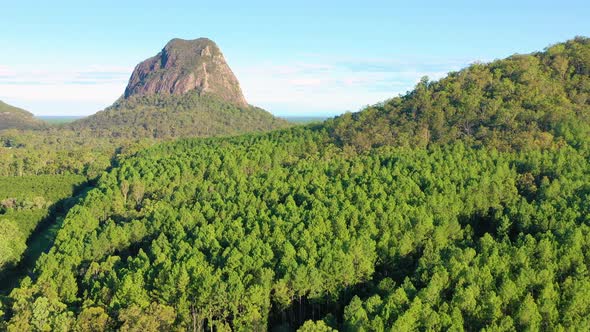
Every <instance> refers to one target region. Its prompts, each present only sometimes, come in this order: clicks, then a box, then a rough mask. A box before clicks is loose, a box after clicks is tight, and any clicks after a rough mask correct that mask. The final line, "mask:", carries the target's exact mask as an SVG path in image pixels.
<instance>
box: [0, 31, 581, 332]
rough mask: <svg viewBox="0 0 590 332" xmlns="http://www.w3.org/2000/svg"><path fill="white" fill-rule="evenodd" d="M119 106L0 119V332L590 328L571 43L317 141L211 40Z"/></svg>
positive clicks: (176, 49)
mask: <svg viewBox="0 0 590 332" xmlns="http://www.w3.org/2000/svg"><path fill="white" fill-rule="evenodd" d="M121 93H122V94H121V97H120V98H119V99H118V100H116V101H114V102H113V104H112V105H111V106H109V107H107V108H106V109H104V110H102V111H100V112H97V113H96V114H94V115H92V116H89V117H85V118H80V119H75V120H74V121H58V122H59V123H49V122H45V121H42V120H40V119H38V118H36V117H34V116H33V114H32V113H30V112H27V111H26V110H23V109H21V108H18V107H15V106H11V105H8V104H5V103H0V330H7V331H114V330H117V331H119V330H120V331H231V330H237V331H266V330H270V331H385V330H393V331H416V330H419V331H427V330H428V331H443V330H444V331H464V330H467V331H474V330H482V331H517V330H518V331H539V330H543V331H545V330H547V331H566V330H567V331H570V330H588V329H590V39H589V38H586V37H576V38H574V39H571V40H567V41H564V42H562V43H558V44H554V45H550V46H548V47H547V48H545V49H544V50H542V51H538V52H534V53H531V54H516V55H512V56H509V57H507V58H505V59H500V60H494V61H491V62H489V63H475V64H472V65H470V66H468V67H466V68H463V69H461V70H459V71H455V72H450V73H449V74H448V75H447V76H445V77H443V78H442V79H440V80H436V81H432V80H430V79H428V78H427V77H424V78H423V79H422V80H421V81H420V82H419V83H418V84H417V85H416V86H415V88H414V89H413V90H411V91H408V92H407V93H406V94H403V95H400V96H391V98H390V99H388V100H384V101H381V102H378V103H376V104H374V105H372V106H368V107H366V108H365V109H363V110H361V111H359V112H355V113H345V114H343V115H341V116H337V117H334V118H330V119H327V120H325V121H316V120H315V119H307V120H305V121H304V122H306V123H293V122H289V121H286V120H284V119H281V118H278V117H276V116H273V115H272V114H271V113H269V112H268V111H266V110H263V109H261V108H259V107H256V106H254V105H250V104H249V103H248V102H247V100H246V98H245V97H244V95H243V93H242V90H241V87H240V84H239V81H238V79H237V78H236V76H235V75H234V73H233V71H232V70H231V69H230V67H229V65H228V64H227V63H226V61H225V58H224V55H223V53H222V52H221V50H220V48H219V47H218V46H217V44H215V43H214V42H213V41H212V40H210V39H207V38H199V39H195V40H184V39H172V40H171V41H169V42H168V43H167V44H166V45H165V46H164V47H163V48H162V50H161V51H160V52H158V53H157V54H155V55H154V56H152V57H150V58H148V59H146V60H144V61H142V62H141V63H139V64H138V65H137V66H136V67H135V69H134V71H133V73H132V74H131V78H130V80H129V83H128V85H127V87H126V89H125V90H124V91H122V92H121ZM376 102H377V101H376ZM322 120H323V119H322Z"/></svg>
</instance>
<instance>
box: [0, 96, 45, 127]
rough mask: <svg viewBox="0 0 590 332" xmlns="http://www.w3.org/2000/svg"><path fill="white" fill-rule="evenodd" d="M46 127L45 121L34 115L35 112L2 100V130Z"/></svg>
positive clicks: (0, 125) (0, 112)
mask: <svg viewBox="0 0 590 332" xmlns="http://www.w3.org/2000/svg"><path fill="white" fill-rule="evenodd" d="M44 127H46V124H45V123H43V121H40V120H38V119H36V118H35V117H33V114H32V113H30V112H27V111H25V110H23V109H20V108H18V107H14V106H11V105H8V104H6V103H4V102H2V101H1V100H0V130H3V129H9V128H16V129H40V128H44Z"/></svg>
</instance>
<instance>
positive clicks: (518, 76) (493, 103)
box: [329, 37, 590, 150]
mask: <svg viewBox="0 0 590 332" xmlns="http://www.w3.org/2000/svg"><path fill="white" fill-rule="evenodd" d="M589 124H590V39H588V38H583V37H579V38H576V39H574V40H570V41H568V42H566V43H561V44H557V45H554V46H551V47H549V48H548V49H546V50H545V51H544V52H538V53H533V54H528V55H514V56H511V57H509V58H507V59H504V60H497V61H494V62H492V63H489V64H474V65H472V66H470V67H468V68H466V69H464V70H461V71H459V72H454V73H451V74H449V76H447V77H446V78H443V79H441V80H440V81H437V82H429V81H428V80H427V79H423V80H422V82H420V83H419V84H418V85H417V86H416V89H415V90H413V91H411V92H409V93H408V94H406V95H404V96H401V97H397V98H393V99H391V100H389V101H386V102H384V103H382V104H379V105H376V106H374V107H370V108H368V109H366V110H364V111H362V112H359V113H354V114H346V115H343V116H341V117H339V118H337V119H335V120H334V121H332V122H331V123H330V124H329V126H330V127H331V129H332V132H333V135H334V136H335V137H336V139H337V140H338V141H339V142H340V143H342V144H349V145H352V146H355V147H357V148H359V149H361V150H363V149H367V148H370V147H375V146H381V145H398V146H426V145H428V144H431V143H449V142H453V141H456V140H462V141H464V142H468V143H469V144H472V145H475V146H484V145H485V146H493V147H496V148H499V149H512V148H517V149H520V148H527V147H539V146H540V147H547V146H550V145H552V144H560V142H567V143H569V144H572V145H576V146H579V145H587V144H588V140H587V139H586V138H587V137H588V133H589V132H590V131H589V127H588V125H589Z"/></svg>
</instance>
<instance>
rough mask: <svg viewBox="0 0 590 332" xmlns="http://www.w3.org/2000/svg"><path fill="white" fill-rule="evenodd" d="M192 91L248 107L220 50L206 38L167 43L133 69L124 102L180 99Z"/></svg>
mask: <svg viewBox="0 0 590 332" xmlns="http://www.w3.org/2000/svg"><path fill="white" fill-rule="evenodd" d="M191 91H194V92H195V93H197V94H199V95H203V94H209V95H213V96H216V97H219V98H221V99H222V100H224V101H226V102H229V103H232V104H234V105H236V106H240V107H247V106H248V103H247V102H246V99H245V98H244V96H243V94H242V90H241V89H240V84H239V82H238V80H237V78H236V77H235V75H234V73H233V72H232V71H231V69H230V68H229V66H228V65H227V63H226V62H225V59H224V57H223V54H222V53H221V50H220V49H219V47H217V45H216V44H215V43H214V42H213V41H211V40H209V39H207V38H199V39H195V40H183V39H173V40H171V41H170V42H168V44H166V46H165V47H164V49H163V50H162V51H161V52H160V53H158V54H157V55H156V56H154V57H151V58H149V59H147V60H145V61H143V62H141V63H140V64H139V65H137V67H135V70H134V71H133V74H132V75H131V79H130V80H129V84H128V85H127V88H126V89H125V95H124V98H125V99H128V98H130V97H133V96H150V95H155V94H164V95H166V94H170V95H182V94H185V93H187V92H191Z"/></svg>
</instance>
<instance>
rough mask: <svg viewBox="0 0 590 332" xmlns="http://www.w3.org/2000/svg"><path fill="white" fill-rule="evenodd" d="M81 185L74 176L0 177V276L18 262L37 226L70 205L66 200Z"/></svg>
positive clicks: (70, 202) (84, 179) (82, 178)
mask: <svg viewBox="0 0 590 332" xmlns="http://www.w3.org/2000/svg"><path fill="white" fill-rule="evenodd" d="M85 182H86V178H85V177H83V176H78V175H67V176H55V175H45V176H25V177H0V276H2V273H1V272H2V270H3V269H4V268H5V267H7V266H9V265H15V264H16V263H18V261H19V260H20V258H21V256H22V254H23V253H24V252H25V249H26V241H27V239H28V238H29V236H30V235H31V233H33V231H34V230H35V229H36V228H37V227H38V225H39V224H40V223H41V222H42V221H43V220H44V219H45V218H47V217H48V216H49V215H50V214H51V213H52V212H56V211H58V210H63V209H64V208H65V207H66V206H68V205H72V204H73V203H74V202H73V201H69V202H68V201H67V200H66V199H67V198H69V197H70V196H72V195H73V193H74V191H75V189H76V187H78V186H81V185H82V184H83V183H85Z"/></svg>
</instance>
